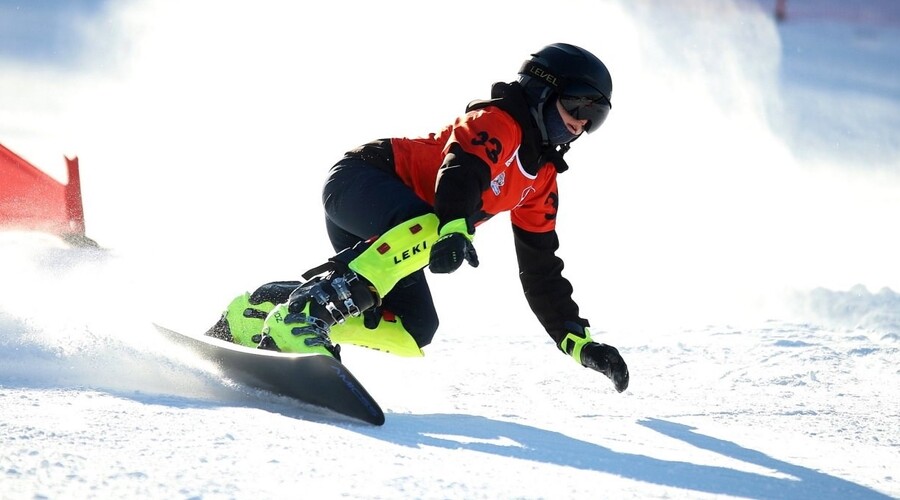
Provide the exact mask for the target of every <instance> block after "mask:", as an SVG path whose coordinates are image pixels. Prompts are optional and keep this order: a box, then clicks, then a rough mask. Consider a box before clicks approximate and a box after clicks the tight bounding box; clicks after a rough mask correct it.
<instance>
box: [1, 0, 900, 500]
mask: <svg viewBox="0 0 900 500" xmlns="http://www.w3.org/2000/svg"><path fill="white" fill-rule="evenodd" d="M51 4H52V2H51ZM63 4H66V5H67V7H66V8H65V9H63V8H61V7H60V6H61V5H63ZM634 4H637V5H633V4H632V3H631V2H616V1H603V2H590V3H586V2H578V1H576V0H563V1H561V2H558V3H557V4H555V5H554V7H553V9H552V11H553V12H552V14H556V16H554V15H544V14H541V15H540V16H537V17H535V16H534V14H535V12H537V10H536V9H538V8H540V9H542V10H541V12H543V9H545V8H546V7H545V6H543V5H541V4H537V3H534V4H532V3H529V2H524V3H522V4H521V6H520V8H519V9H517V11H515V12H512V11H510V10H509V9H508V8H503V7H501V6H499V5H498V6H492V5H484V4H483V3H479V4H476V3H474V2H469V1H468V0H464V1H461V2H457V4H455V5H456V8H454V9H447V10H446V11H443V12H442V13H441V16H443V17H436V15H435V14H434V13H431V12H430V11H429V12H428V13H426V11H425V10H421V11H420V8H419V7H418V6H417V4H412V3H409V4H406V3H401V4H395V5H388V6H385V5H381V4H378V5H375V4H372V3H368V2H358V3H357V2H332V3H330V4H327V5H321V6H318V7H317V8H316V9H312V8H310V7H308V6H305V4H303V5H300V4H298V6H295V7H285V6H284V5H281V4H279V3H278V2H268V1H262V2H256V3H254V5H253V8H252V9H249V8H248V7H246V6H241V5H237V4H228V3H221V2H211V1H210V2H203V1H200V2H191V3H184V2H178V3H171V2H160V1H156V0H141V1H131V2H124V3H118V2H117V3H115V5H112V4H107V3H104V2H97V1H87V0H85V1H80V2H69V3H65V2H61V3H59V4H58V5H56V7H60V8H50V7H47V8H39V7H35V6H32V5H30V4H21V5H19V4H15V3H9V2H3V3H0V27H5V29H0V68H2V71H0V142H2V143H3V144H4V145H6V146H8V147H10V148H11V149H12V150H14V151H16V152H18V153H19V154H21V155H23V156H24V157H25V158H27V159H29V160H30V161H32V162H33V163H35V164H37V165H39V166H41V167H42V168H43V169H45V170H47V171H48V173H51V175H56V176H61V175H64V173H63V172H64V170H63V162H62V158H61V157H62V156H63V155H78V156H79V157H80V159H81V165H82V185H83V188H84V195H85V204H86V206H85V214H86V221H87V227H88V235H89V236H91V237H92V238H94V239H96V240H97V241H98V242H100V243H101V244H102V245H103V246H104V248H105V249H104V250H96V249H94V250H91V249H73V248H69V247H67V246H66V245H65V244H63V243H61V242H60V241H57V240H56V239H55V238H52V237H49V236H44V235H38V234H28V233H20V232H3V233H0V408H2V411H0V477H2V478H0V498H2V499H4V500H5V499H25V498H167V499H168V498H253V497H262V498H297V497H301V498H306V497H315V498H333V497H351V498H467V499H468V498H587V497H597V498H642V499H643V498H690V499H702V498H737V497H740V498H790V499H795V498H804V499H805V498H810V499H812V498H815V499H847V498H900V468H898V465H897V463H898V460H897V456H898V447H900V430H898V429H900V383H898V382H900V371H898V361H900V292H898V290H900V268H898V267H897V265H896V255H898V254H900V237H898V236H897V232H896V230H895V228H894V226H895V225H896V222H895V221H896V220H897V217H898V216H900V196H898V194H900V143H898V141H897V139H896V138H897V132H898V130H900V123H898V122H897V120H898V118H897V117H898V116H900V87H898V85H900V78H898V76H900V75H898V72H900V69H898V68H900V64H897V62H898V59H900V43H898V42H900V9H898V7H897V6H896V5H895V2H891V1H888V0H871V1H869V2H846V1H839V0H819V1H813V0H805V1H804V0H789V1H788V3H787V4H788V14H789V15H788V18H787V21H786V22H783V23H776V22H775V21H774V20H773V19H772V10H773V8H774V2H768V1H763V0H759V1H756V2H749V1H740V2H737V1H713V0H691V1H687V2H678V3H677V6H672V5H670V4H671V2H664V1H651V2H635V3H634ZM401 8H402V10H403V11H404V16H399V13H398V12H395V10H398V9H401ZM473 12H477V13H478V15H480V16H483V19H485V20H490V21H491V22H493V23H500V25H503V26H509V30H508V31H504V30H500V31H496V32H495V35H491V36H489V37H486V38H477V37H464V36H461V35H460V31H459V30H462V32H465V33H467V32H468V31H469V30H474V28H472V26H473V23H474V24H475V25H478V26H481V24H480V23H475V22H474V21H473V15H474V14H473ZM580 19H585V20H592V22H591V23H590V24H589V25H588V24H585V26H584V27H590V29H575V28H579V27H577V26H575V27H573V26H572V24H576V25H577V24H578V23H572V22H570V21H572V20H580ZM536 20H537V21H540V22H543V23H544V25H542V26H540V27H539V28H533V25H534V22H535V21H536ZM484 22H487V21H484ZM28 26H30V27H31V28H30V29H25V28H23V27H28ZM11 27H16V29H12V28H11ZM314 28H315V29H314ZM528 28H531V29H528ZM496 29H497V28H496V27H495V30H496ZM41 30H44V31H43V33H44V34H45V35H46V36H43V37H35V36H33V34H34V33H36V32H38V33H40V32H41ZM319 30H321V31H319ZM322 32H324V33H326V35H321V34H319V33H322ZM501 33H502V36H504V37H505V40H504V41H503V42H502V43H495V40H494V38H495V36H499V34H501ZM26 34H28V36H25V35H26ZM451 37H452V40H453V43H448V40H450V39H451ZM360 40H362V41H363V43H360V42H359V41H360ZM557 40H567V41H571V42H572V43H576V44H580V45H583V46H585V47H589V48H591V49H593V50H594V51H595V52H596V53H598V55H600V57H601V58H603V59H604V61H605V62H607V64H608V65H609V66H610V68H611V71H612V73H613V78H614V82H615V91H614V98H613V101H614V110H613V112H612V114H611V116H610V119H609V120H608V121H607V123H606V124H605V125H604V129H603V130H601V131H600V132H598V133H597V134H593V135H592V136H591V137H590V138H586V139H582V140H583V141H584V142H583V143H582V140H579V142H578V143H576V147H574V148H573V150H572V151H571V152H570V156H569V157H568V158H569V159H570V163H571V164H572V165H573V168H572V170H571V171H570V172H567V173H566V174H565V175H563V176H562V177H561V178H560V183H561V191H562V197H563V198H562V204H561V216H560V229H559V230H560V235H561V239H562V245H563V247H562V250H561V254H562V256H563V258H564V259H565V260H566V264H567V266H566V271H567V276H568V277H569V278H570V279H571V280H572V281H573V284H574V285H575V290H576V295H575V298H576V299H577V300H578V302H579V304H580V305H581V307H582V312H583V314H584V315H585V316H586V317H588V318H590V319H591V321H592V324H593V331H594V335H595V337H597V338H598V339H600V340H601V341H604V342H608V343H611V344H613V345H616V346H617V347H619V348H620V350H621V351H622V353H623V355H624V356H625V358H626V360H627V361H628V363H629V367H630V368H631V373H632V383H631V386H630V387H629V389H628V391H627V392H625V393H624V394H617V393H615V391H614V390H613V388H612V386H611V384H610V383H609V382H608V381H606V380H605V379H604V378H603V377H601V376H599V375H597V374H595V373H593V372H590V371H588V370H585V369H582V368H579V367H578V366H577V365H575V364H574V363H573V362H572V361H571V360H570V359H568V358H566V357H565V356H562V355H560V354H559V353H558V351H556V350H555V347H554V346H553V345H552V343H551V341H550V339H549V338H548V337H547V336H546V335H545V334H543V333H542V331H541V328H540V326H539V325H538V324H537V322H536V321H535V320H534V318H533V317H532V316H531V314H530V312H529V311H528V308H527V305H526V304H525V301H524V299H523V298H522V296H521V291H520V289H519V285H518V280H517V278H516V270H515V266H514V262H512V261H511V259H510V252H511V251H512V248H511V244H510V242H509V238H510V235H509V230H508V224H506V223H505V222H504V218H503V217H498V218H497V219H498V220H496V221H492V222H491V223H489V224H486V225H484V226H482V228H480V229H479V234H478V238H477V239H476V245H477V248H478V251H479V256H480V258H481V262H482V265H481V267H479V268H478V269H477V270H473V269H469V268H465V269H462V270H461V271H459V272H458V273H455V274H453V275H450V276H432V277H431V278H430V281H431V283H432V287H433V289H434V294H435V298H436V300H437V303H438V308H439V311H440V312H441V314H442V317H441V320H442V323H441V331H439V332H438V335H437V337H436V339H435V342H434V343H433V344H432V345H431V346H428V347H427V348H426V356H425V357H424V358H422V359H401V358H394V357H390V356H387V355H383V354H380V353H376V352H370V351H366V350H362V349H357V348H354V347H353V346H345V348H344V353H345V354H344V357H345V362H346V364H347V365H348V366H349V367H350V368H351V370H353V372H354V373H355V374H356V375H357V376H358V377H359V378H360V379H361V380H362V381H363V383H364V384H365V385H366V387H367V389H368V390H369V392H371V393H372V395H373V396H375V397H376V398H377V399H378V400H379V401H380V402H381V404H382V406H383V407H384V409H385V411H386V415H387V423H386V424H385V425H384V426H383V427H370V426H365V425H360V424H357V423H355V422H352V421H348V420H346V419H341V418H339V417H336V416H334V415H330V414H327V413H325V412H322V411H319V410H316V409H313V408H309V407H304V406H302V405H298V404H296V403H294V402H291V401H287V400H284V399H281V398H278V397H276V396H273V395H270V394H264V393H258V392H255V391H253V390H250V389H248V388H245V387H240V386H235V385H234V384H232V383H230V382H229V381H228V380H227V379H226V378H224V377H223V376H222V375H221V374H219V373H217V372H216V370H215V369H214V368H212V367H210V366H208V365H206V364H205V363H203V362H202V361H200V360H198V359H195V358H193V357H191V356H190V355H188V354H185V353H183V352H181V351H179V350H178V349H177V348H176V347H174V346H172V345H169V344H167V343H166V342H165V341H164V340H163V339H161V338H160V337H158V336H157V335H156V334H155V332H154V331H153V329H152V328H151V327H150V322H151V321H162V322H165V323H166V324H168V325H171V326H173V327H175V328H179V329H182V330H191V329H194V330H196V329H202V328H206V327H207V326H208V325H209V323H210V322H212V321H214V320H215V317H216V315H217V314H218V312H219V310H220V309H221V308H222V307H223V306H224V304H225V303H227V301H228V300H229V299H230V298H231V297H232V296H233V295H235V294H236V293H238V292H240V291H242V290H244V289H250V288H253V287H254V286H255V285H257V284H259V283H262V282H265V281H269V280H274V279H288V278H291V277H295V276H296V275H298V274H299V273H301V272H303V271H304V270H306V269H307V268H309V267H311V266H313V265H315V264H317V263H319V262H320V261H321V260H322V259H323V258H325V257H327V256H328V253H329V249H328V245H327V243H325V241H324V231H323V230H322V229H321V222H320V220H321V218H320V215H319V209H318V194H317V191H318V188H319V186H320V184H321V181H322V180H323V178H324V175H325V171H326V169H327V167H328V166H329V165H330V164H331V163H333V162H334V161H335V160H336V159H337V158H338V157H339V155H340V154H341V153H342V152H343V151H344V150H346V149H348V148H350V147H353V146H355V145H356V144H358V143H361V142H364V141H367V140H370V139H373V138H375V137H380V136H387V135H394V134H421V133H427V132H429V131H431V130H433V129H434V128H435V127H437V126H440V124H441V123H443V122H444V121H446V120H449V119H451V118H452V117H453V116H455V115H456V114H457V113H458V112H459V111H460V110H461V109H462V107H463V106H464V105H465V103H466V102H468V101H469V100H471V99H474V98H478V97H483V96H485V94H486V92H487V90H488V86H489V84H490V82H492V81H495V80H509V79H511V78H512V76H513V74H514V72H515V71H516V70H517V69H518V65H519V64H520V62H521V60H522V59H523V58H524V57H526V56H527V53H528V52H530V51H533V50H536V49H537V48H539V47H540V46H542V45H543V44H545V43H549V42H552V41H557ZM308 191H312V194H309V195H308V194H306V193H307V192H308ZM304 220H308V221H312V222H311V223H312V227H313V228H314V230H315V231H321V232H320V233H315V231H314V235H315V234H318V235H319V236H321V238H319V237H318V236H317V237H316V239H314V240H313V241H310V240H309V235H310V230H308V229H307V230H300V229H299V226H300V224H301V223H302V221H304ZM319 240H321V241H319ZM298 383H303V381H298Z"/></svg>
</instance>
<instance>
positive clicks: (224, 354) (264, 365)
mask: <svg viewBox="0 0 900 500" xmlns="http://www.w3.org/2000/svg"><path fill="white" fill-rule="evenodd" d="M154 326H155V327H156V329H157V330H159V332H160V333H162V334H163V335H164V336H165V337H166V338H167V339H169V340H171V341H173V342H175V343H176V344H179V345H181V346H184V347H186V348H187V349H190V350H191V351H193V352H194V353H196V354H197V355H199V356H201V357H202V358H204V359H206V360H208V361H211V362H213V363H214V364H215V365H216V366H217V367H218V368H219V369H220V370H222V373H223V374H224V375H225V376H227V377H228V378H230V379H232V380H234V381H235V382H238V383H240V384H244V385H247V386H249V387H253V388H256V389H262V390H265V391H268V392H271V393H274V394H278V395H281V396H287V397H289V398H293V399H296V400H298V401H300V402H303V403H307V404H311V405H314V406H318V407H321V408H326V409H328V410H331V411H333V412H336V413H339V414H341V415H344V416H347V417H351V418H354V419H357V420H361V421H363V422H367V423H369V424H373V425H382V424H384V412H383V411H382V410H381V407H380V406H379V405H378V403H377V402H376V401H375V399H374V398H372V396H370V395H369V393H368V392H367V391H366V389H365V388H364V387H363V385H362V384H361V383H360V382H359V381H358V380H357V379H356V377H354V376H353V374H352V373H350V370H348V369H347V367H345V366H344V365H343V364H342V363H341V362H340V361H338V360H336V359H334V358H332V357H330V356H325V355H323V354H289V353H281V352H275V351H267V350H263V349H251V348H248V347H244V346H241V345H237V344H232V343H231V342H226V341H223V340H219V339H216V338H213V337H207V336H205V335H204V336H194V335H185V334H182V333H179V332H176V331H174V330H170V329H168V328H165V327H162V326H160V325H157V324H154Z"/></svg>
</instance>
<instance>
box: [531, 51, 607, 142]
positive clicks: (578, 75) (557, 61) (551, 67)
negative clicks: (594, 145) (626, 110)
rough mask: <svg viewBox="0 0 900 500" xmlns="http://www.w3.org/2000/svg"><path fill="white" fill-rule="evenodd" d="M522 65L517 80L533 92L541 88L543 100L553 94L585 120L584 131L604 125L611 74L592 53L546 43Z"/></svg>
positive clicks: (570, 111)
mask: <svg viewBox="0 0 900 500" xmlns="http://www.w3.org/2000/svg"><path fill="white" fill-rule="evenodd" d="M531 56H532V57H531V59H529V60H527V61H525V62H524V63H523V64H522V68H521V69H519V75H522V77H521V78H520V80H519V81H520V82H521V83H522V84H523V85H524V86H525V87H526V89H530V90H532V91H534V90H536V89H538V88H544V90H546V91H544V92H541V94H542V96H543V97H542V99H541V101H542V102H541V103H540V104H541V105H543V101H546V99H547V98H548V97H550V96H551V95H554V94H555V95H556V97H557V98H558V99H559V102H560V104H562V106H563V108H565V110H566V111H568V112H569V114H571V115H572V116H573V117H575V118H577V119H579V120H588V123H587V125H585V128H584V130H585V132H587V133H591V132H593V131H595V130H597V129H598V128H600V125H601V124H603V121H604V120H606V116H607V115H608V114H609V110H610V109H611V108H612V77H611V76H610V75H609V70H607V69H606V65H604V64H603V61H601V60H600V59H598V58H597V56H595V55H594V54H591V53H590V52H588V51H586V50H584V49H582V48H581V47H576V46H575V45H571V44H568V43H554V44H551V45H547V46H546V47H544V48H542V49H541V50H539V51H537V52H536V53H534V54H532V55H531Z"/></svg>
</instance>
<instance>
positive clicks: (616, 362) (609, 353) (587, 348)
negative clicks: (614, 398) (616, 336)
mask: <svg viewBox="0 0 900 500" xmlns="http://www.w3.org/2000/svg"><path fill="white" fill-rule="evenodd" d="M581 364H582V365H584V366H586V367H588V368H590V369H592V370H597V371H598V372H600V373H602V374H604V375H606V376H607V377H609V379H610V380H612V383H613V385H614V386H616V390H617V391H619V392H622V391H624V390H625V389H627V388H628V378H629V377H628V366H627V365H626V364H625V360H624V359H622V356H621V355H620V354H619V350H618V349H616V348H615V347H613V346H611V345H606V344H598V343H597V342H588V343H587V344H585V345H584V347H582V348H581Z"/></svg>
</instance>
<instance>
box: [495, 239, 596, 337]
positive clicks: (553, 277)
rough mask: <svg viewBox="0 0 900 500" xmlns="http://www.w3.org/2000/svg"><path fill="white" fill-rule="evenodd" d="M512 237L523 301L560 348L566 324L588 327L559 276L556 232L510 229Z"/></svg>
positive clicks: (562, 265)
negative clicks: (523, 292)
mask: <svg viewBox="0 0 900 500" xmlns="http://www.w3.org/2000/svg"><path fill="white" fill-rule="evenodd" d="M513 236H514V238H515V245H516V258H517V259H518V261H519V279H520V280H521V281H522V289H523V290H524V291H525V299H526V300H527V301H528V305H529V306H531V310H532V311H534V315H535V316H537V319H538V321H540V322H541V325H543V326H544V328H545V329H546V330H547V333H548V334H550V337H552V338H553V341H554V342H556V344H557V345H559V342H560V340H562V338H563V337H565V335H566V329H565V326H564V324H565V322H566V321H574V322H576V323H578V324H580V325H581V326H590V325H589V323H588V321H587V320H585V319H582V318H581V317H579V316H578V304H576V303H575V301H574V300H573V299H572V284H571V283H569V280H567V279H566V278H564V277H563V275H562V270H563V267H564V264H563V261H562V259H561V258H559V257H557V256H556V250H557V249H559V237H558V236H557V234H556V231H550V232H547V233H533V232H530V231H526V230H524V229H522V228H519V227H516V226H515V225H513Z"/></svg>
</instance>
